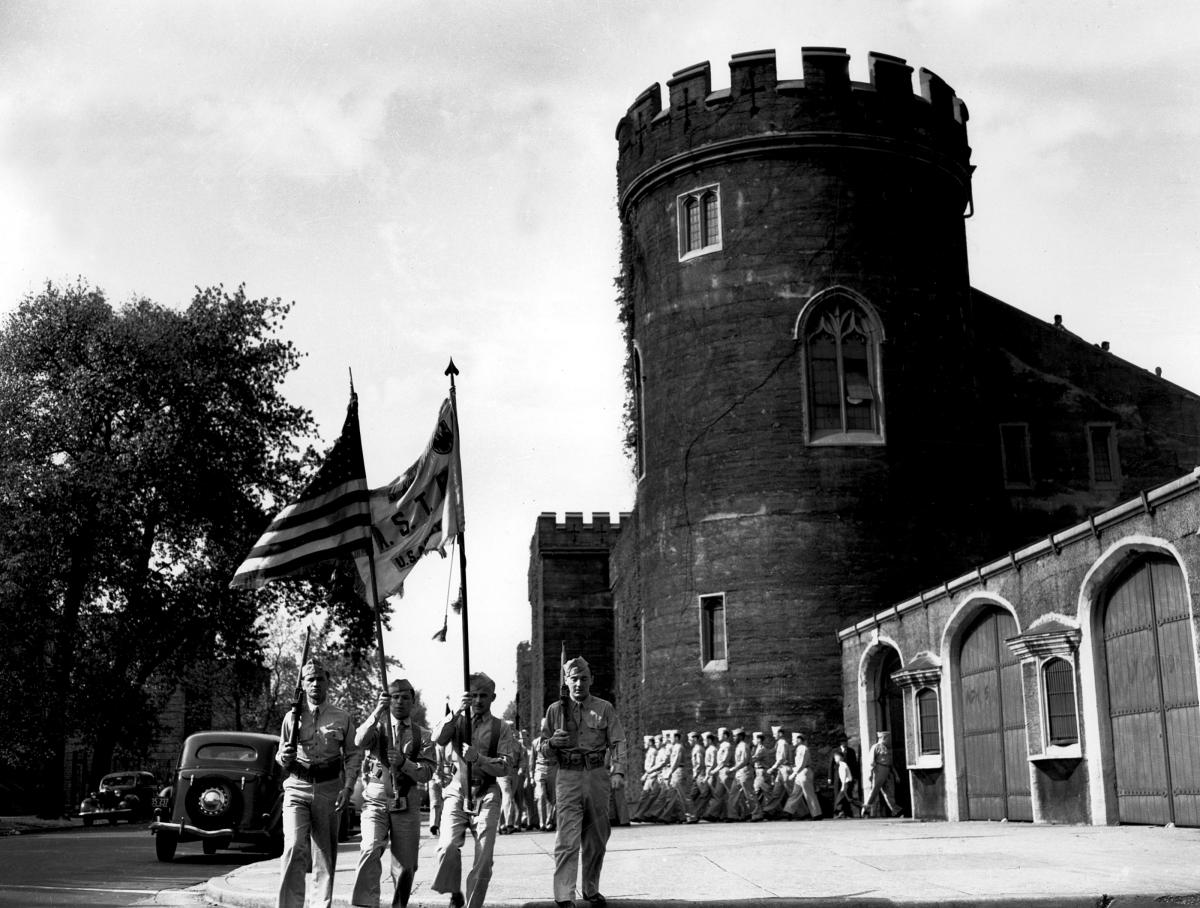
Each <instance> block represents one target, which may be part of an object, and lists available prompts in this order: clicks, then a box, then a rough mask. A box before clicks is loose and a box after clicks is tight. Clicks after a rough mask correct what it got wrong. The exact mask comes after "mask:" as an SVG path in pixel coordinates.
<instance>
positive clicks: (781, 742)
mask: <svg viewBox="0 0 1200 908" xmlns="http://www.w3.org/2000/svg"><path fill="white" fill-rule="evenodd" d="M771 733H772V734H773V735H774V736H775V740H774V742H773V744H772V747H773V748H774V755H775V759H774V761H772V763H771V765H770V766H768V767H767V775H768V776H769V777H770V778H771V779H772V780H773V781H772V783H771V790H770V793H769V795H768V797H767V800H766V803H765V804H763V813H764V814H765V815H766V816H768V817H770V818H771V819H779V817H780V816H781V815H782V814H783V808H784V806H785V805H786V804H787V799H788V795H789V794H791V791H792V745H791V744H790V743H788V739H787V733H786V732H785V731H784V728H783V726H782V725H772V726H771Z"/></svg>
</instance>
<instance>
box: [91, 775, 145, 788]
mask: <svg viewBox="0 0 1200 908" xmlns="http://www.w3.org/2000/svg"><path fill="white" fill-rule="evenodd" d="M137 783H138V777H137V776H135V775H133V773H128V772H126V773H121V774H119V775H111V776H105V777H104V778H103V779H101V780H100V784H101V785H104V786H106V787H108V788H124V787H126V786H129V785H137Z"/></svg>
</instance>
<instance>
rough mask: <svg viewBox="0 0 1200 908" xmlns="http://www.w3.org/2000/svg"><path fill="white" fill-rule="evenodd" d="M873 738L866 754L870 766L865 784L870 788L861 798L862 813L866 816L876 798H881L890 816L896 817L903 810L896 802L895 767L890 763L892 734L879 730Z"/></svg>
mask: <svg viewBox="0 0 1200 908" xmlns="http://www.w3.org/2000/svg"><path fill="white" fill-rule="evenodd" d="M875 738H876V740H875V743H874V744H872V745H871V750H870V753H869V754H868V755H867V759H868V760H869V761H870V767H871V768H870V769H868V770H867V773H868V774H867V784H868V785H869V786H870V788H868V789H867V795H866V797H864V798H863V806H862V815H863V816H864V817H865V816H868V815H869V814H870V812H871V808H872V807H873V806H875V801H876V799H877V798H882V799H883V804H884V806H885V807H886V808H887V809H888V810H889V811H890V812H891V814H892V816H894V817H898V816H901V815H902V814H903V813H904V811H903V810H901V809H900V807H898V806H897V804H896V788H895V785H896V783H895V774H896V768H895V766H893V765H892V735H891V732H886V731H881V732H878V733H877V734H876V736H875Z"/></svg>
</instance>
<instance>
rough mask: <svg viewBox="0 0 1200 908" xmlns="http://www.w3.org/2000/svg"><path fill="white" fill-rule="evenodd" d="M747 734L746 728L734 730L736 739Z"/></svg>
mask: <svg viewBox="0 0 1200 908" xmlns="http://www.w3.org/2000/svg"><path fill="white" fill-rule="evenodd" d="M745 733H746V729H744V728H740V727H739V728H735V729H734V730H733V736H734V737H735V738H736V737H737V736H738V735H744V734H745Z"/></svg>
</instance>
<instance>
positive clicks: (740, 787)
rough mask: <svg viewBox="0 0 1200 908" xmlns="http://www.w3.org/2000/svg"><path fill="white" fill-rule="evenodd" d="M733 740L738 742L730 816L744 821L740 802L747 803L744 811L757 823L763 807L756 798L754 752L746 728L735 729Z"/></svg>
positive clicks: (731, 789) (734, 754) (734, 750)
mask: <svg viewBox="0 0 1200 908" xmlns="http://www.w3.org/2000/svg"><path fill="white" fill-rule="evenodd" d="M733 740H734V741H735V742H737V743H736V744H735V745H734V748H733V779H734V782H733V785H732V787H731V788H730V794H729V800H728V805H729V814H730V817H729V818H730V819H736V820H743V819H745V816H744V815H743V808H742V807H741V806H740V805H739V803H738V802H739V801H740V800H744V801H745V808H744V810H746V811H749V813H750V821H751V822H752V823H757V822H759V821H760V820H762V818H763V813H762V805H761V804H759V803H758V798H756V797H755V796H754V769H753V766H752V765H751V764H752V757H753V751H752V750H751V749H750V743H749V742H748V741H747V740H746V730H745V729H744V728H735V729H734V730H733Z"/></svg>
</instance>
